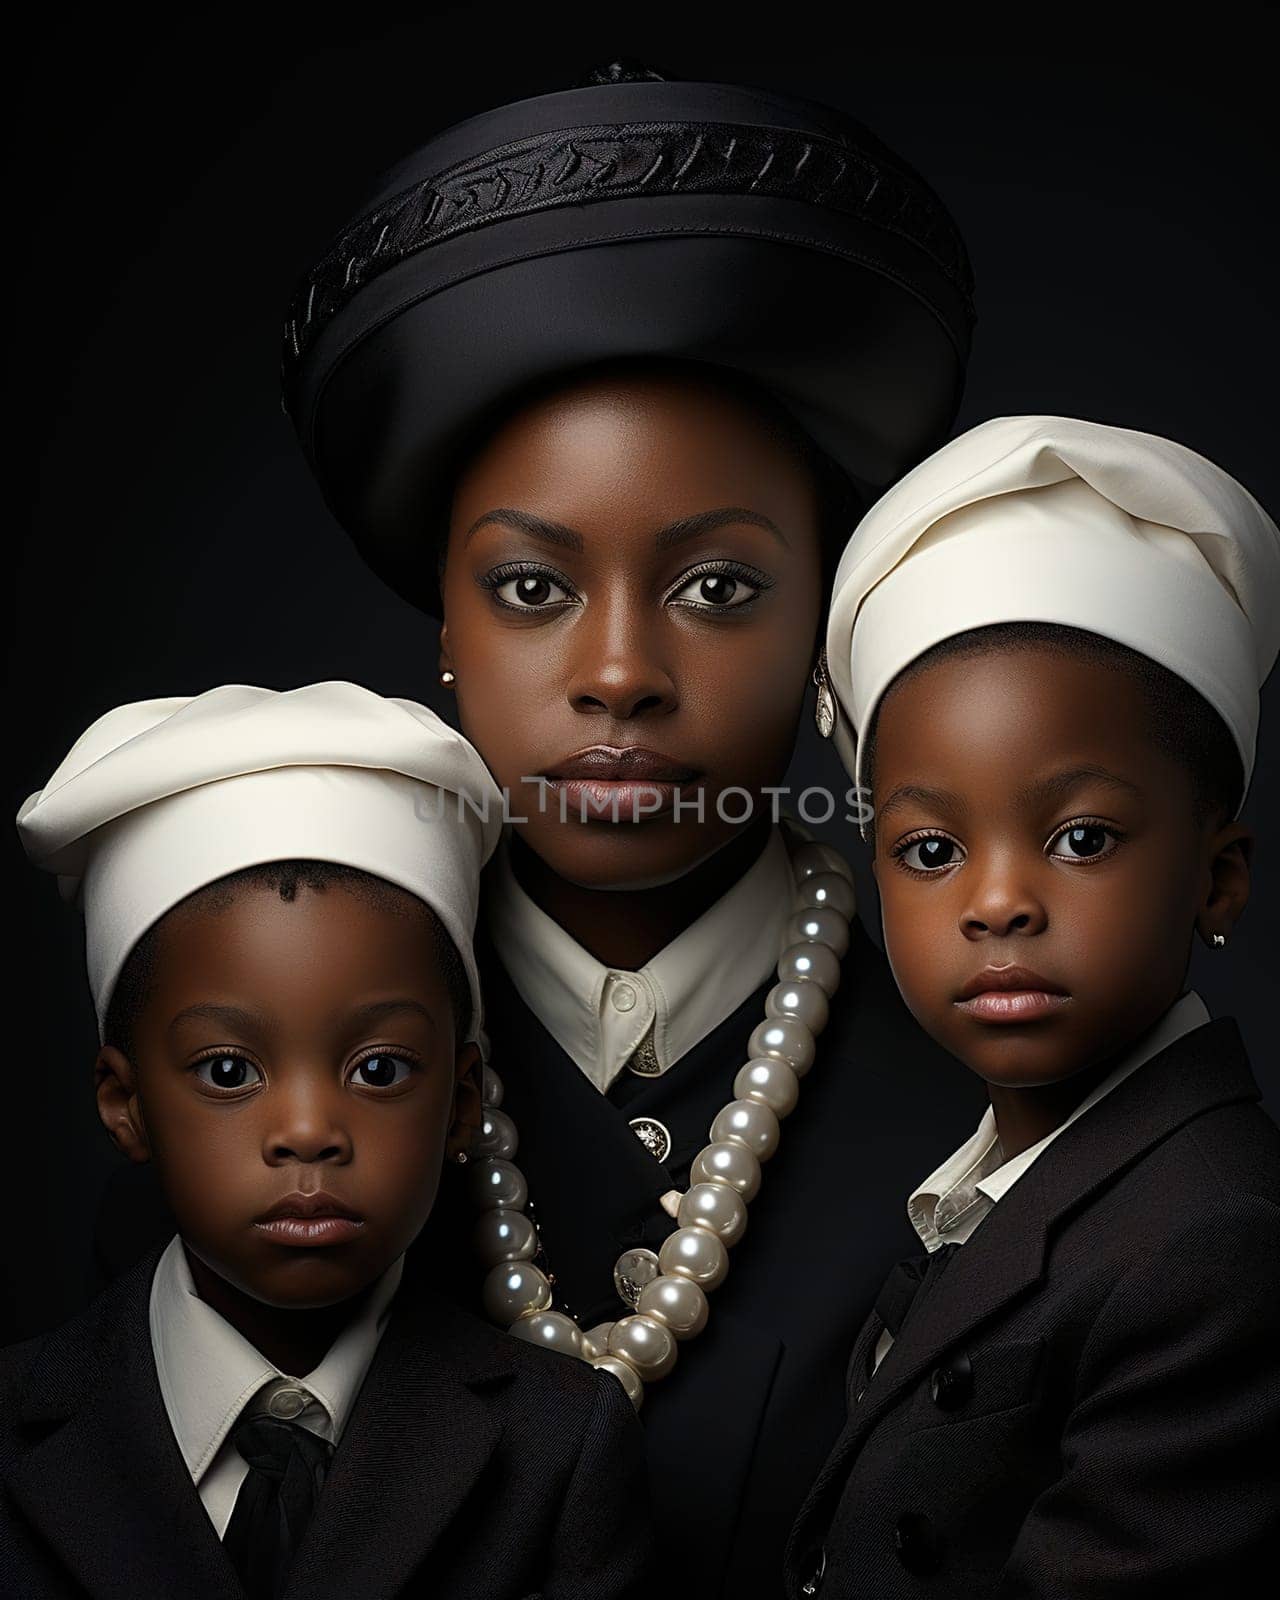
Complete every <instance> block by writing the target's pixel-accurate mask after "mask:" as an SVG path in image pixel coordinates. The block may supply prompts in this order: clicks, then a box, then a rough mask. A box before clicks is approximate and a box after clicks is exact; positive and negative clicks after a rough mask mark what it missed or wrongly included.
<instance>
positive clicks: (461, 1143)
mask: <svg viewBox="0 0 1280 1600" xmlns="http://www.w3.org/2000/svg"><path fill="white" fill-rule="evenodd" d="M483 1121H484V1105H483V1102H482V1099H481V1093H480V1046H479V1045H478V1044H476V1043H475V1042H474V1041H473V1042H472V1043H470V1044H464V1045H462V1046H461V1047H460V1048H459V1050H458V1053H457V1055H456V1057H455V1058H454V1066H453V1122H452V1123H451V1124H450V1127H449V1141H448V1144H447V1145H446V1146H445V1154H446V1155H447V1156H448V1158H449V1160H450V1161H455V1160H457V1158H458V1155H459V1153H460V1152H462V1151H466V1152H467V1154H470V1152H471V1146H472V1144H473V1143H474V1141H475V1137H476V1135H477V1134H478V1133H479V1132H480V1127H481V1124H482V1123H483Z"/></svg>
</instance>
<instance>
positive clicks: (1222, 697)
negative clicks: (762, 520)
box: [827, 417, 1280, 787]
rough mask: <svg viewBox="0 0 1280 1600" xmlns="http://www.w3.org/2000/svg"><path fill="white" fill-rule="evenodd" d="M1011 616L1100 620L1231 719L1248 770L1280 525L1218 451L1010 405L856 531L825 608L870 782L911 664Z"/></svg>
mask: <svg viewBox="0 0 1280 1600" xmlns="http://www.w3.org/2000/svg"><path fill="white" fill-rule="evenodd" d="M1002 622H1047V623H1059V624H1063V625H1065V626H1068V627H1073V628H1081V629H1085V630H1087V631H1088V632H1090V633H1096V634H1100V635H1102V636H1103V637H1104V638H1107V639H1113V640H1115V641H1116V642H1117V643H1119V644H1123V645H1127V646H1128V647H1129V648H1130V649H1131V650H1136V651H1138V652H1140V653H1141V654H1142V655H1144V656H1148V657H1150V659H1151V660H1153V661H1157V662H1159V664H1160V665H1161V666H1163V667H1167V668H1168V669H1169V671H1170V672H1174V673H1176V674H1177V675H1178V676H1179V677H1180V678H1182V679H1184V680H1185V681H1186V682H1187V683H1189V684H1190V685H1191V686H1192V687H1193V688H1194V689H1197V690H1198V691H1199V692H1200V694H1202V695H1203V696H1204V698H1205V699H1206V700H1207V701H1208V702H1209V704H1210V705H1211V706H1212V707H1213V708H1214V710H1216V711H1217V712H1218V713H1219V715H1220V716H1221V717H1222V720H1223V722H1224V723H1225V724H1226V726H1227V728H1228V729H1229V730H1230V732H1231V735H1232V737H1233V738H1234V740H1235V742H1236V745H1237V747H1238V749H1239V751H1240V758H1241V761H1242V763H1243V766H1244V775H1245V785H1246V787H1247V786H1248V782H1249V778H1250V775H1251V774H1252V771H1253V762H1254V750H1255V744H1256V739H1257V730H1258V690H1259V688H1260V687H1261V684H1262V682H1263V680H1264V679H1265V678H1266V676H1267V673H1268V672H1269V671H1270V670H1271V667H1272V665H1273V663H1274V662H1275V659H1276V654H1277V651H1278V650H1280V530H1277V528H1276V525H1275V523H1274V522H1273V521H1272V520H1271V518H1270V517H1269V516H1268V515H1267V514H1266V512H1265V511H1264V510H1263V509H1262V507H1261V506H1260V505H1259V504H1258V502H1257V501H1256V500H1255V499H1254V498H1253V496H1252V495H1251V494H1250V493H1249V491H1248V490H1247V489H1244V488H1242V487H1241V485H1240V484H1239V483H1237V482H1236V480H1235V479H1234V478H1232V477H1231V476H1230V475H1229V474H1228V473H1226V472H1224V471H1223V470H1222V468H1221V467H1218V466H1215V465H1214V463H1213V462H1212V461H1206V460H1205V458H1204V457H1203V456H1199V455H1197V454H1196V453H1195V452H1194V451H1193V450H1188V449H1187V448H1186V446H1185V445H1180V444H1175V443H1174V442H1173V441H1172V440H1171V439H1161V438H1158V437H1156V436H1155V435H1153V434H1149V433H1135V432H1133V431H1132V430H1130V429H1128V428H1112V427H1107V426H1104V425H1103V424H1102V423H1097V422H1082V421H1080V420H1078V419H1076V418H1072V417H998V418H996V419H995V420H993V421H991V422H984V423H982V424H981V425H980V426H979V427H976V428H972V429H970V431H969V432H968V433H964V434H961V435H960V437H959V438H958V439H953V440H952V441H951V443H950V444H947V445H944V446H943V447H942V449H941V450H938V451H936V452H935V453H934V454H933V455H932V456H930V457H929V458H928V459H927V460H925V461H923V462H921V464H920V465H919V466H918V467H916V468H915V469H914V470H913V471H911V472H909V473H908V474H907V475H906V477H905V478H903V479H902V480H901V481H900V482H899V483H898V484H897V485H895V487H894V488H892V489H891V490H890V491H889V492H888V494H886V495H884V496H883V497H882V498H881V499H880V500H879V501H877V502H876V504H875V505H874V506H872V508H871V510H870V511H868V513H867V514H866V516H865V517H864V518H863V519H862V521H861V522H860V523H859V524H858V527H857V528H856V529H855V530H854V533H853V536H852V538H851V539H850V540H849V543H848V546H847V547H846V549H845V552H844V556H843V558H842V559H841V562H840V565H839V568H838V569H837V572H836V578H835V584H834V588H833V597H832V602H831V611H830V615H829V618H828V622H827V665H828V671H829V672H830V675H831V681H832V686H833V688H834V690H835V694H836V699H837V701H838V706H839V714H838V717H837V723H836V730H835V740H836V744H837V747H838V749H839V751H840V756H841V759H842V760H843V762H844V764H845V766H846V768H847V769H848V771H849V772H850V773H851V774H852V776H853V779H854V782H855V783H858V784H860V783H861V782H862V773H861V760H860V747H859V744H858V736H859V735H860V734H862V733H864V732H865V730H866V729H867V727H868V726H869V724H870V720H871V717H872V714H873V713H874V711H875V708H876V706H877V705H878V703H879V701H880V698H881V696H882V695H883V694H884V692H885V690H886V689H887V688H888V687H889V685H890V683H891V682H892V681H893V679H894V678H895V677H896V676H897V674H898V673H899V672H900V671H901V670H902V669H903V668H904V667H905V666H907V665H908V664H909V663H910V662H912V661H914V660H915V659H916V657H917V656H920V655H922V654H923V653H924V652H925V651H926V650H929V649H931V648H932V647H933V646H934V645H936V644H939V643H941V641H942V640H944V639H948V638H951V637H952V636H953V635H955V634H958V633H964V632H967V631H968V630H969V629H971V628H982V627H987V626H990V625H992V624H995V623H1002Z"/></svg>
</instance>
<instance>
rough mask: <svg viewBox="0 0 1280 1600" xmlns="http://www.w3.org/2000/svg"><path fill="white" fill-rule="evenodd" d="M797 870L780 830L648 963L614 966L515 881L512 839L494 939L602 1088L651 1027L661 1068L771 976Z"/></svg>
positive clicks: (520, 988) (522, 985) (527, 997)
mask: <svg viewBox="0 0 1280 1600" xmlns="http://www.w3.org/2000/svg"><path fill="white" fill-rule="evenodd" d="M793 899H794V879H793V877H792V872H791V862H790V857H789V855H788V853H787V846H786V842H785V840H784V838H783V834H782V830H781V828H780V827H777V826H775V827H774V828H773V830H772V832H771V833H770V835H769V841H768V843H767V844H766V845H765V847H764V849H763V850H762V851H761V852H760V854H759V856H758V857H757V858H756V860H755V861H754V862H753V863H752V865H751V866H750V867H749V868H748V869H747V871H746V872H745V873H743V875H742V877H741V878H739V879H738V881H737V882H736V883H735V884H734V885H733V886H732V887H731V888H730V889H728V890H727V891H726V892H725V893H724V894H723V895H721V897H720V898H719V899H718V900H717V901H716V902H715V904H714V905H712V906H710V907H709V908H708V909H707V910H706V911H705V912H703V914H702V916H700V917H699V918H698V919H697V921H696V922H693V923H691V924H690V925H689V926H688V927H687V928H686V929H685V930H684V932H683V933H681V934H678V935H677V936H676V938H674V939H673V940H672V941H671V943H670V944H669V945H667V946H665V948H663V949H662V950H659V951H658V953H657V955H655V956H654V957H653V959H652V960H651V961H648V962H646V963H645V965H644V966H643V967H641V968H640V969H639V970H638V971H629V970H624V969H620V968H617V967H606V966H603V965H602V964H601V963H600V962H599V961H597V960H596V958H595V957H594V956H593V955H592V954H591V953H590V952H589V951H587V950H584V949H583V947H582V946H581V945H580V944H579V943H578V942H577V940H576V939H574V938H572V937H571V936H570V935H569V934H567V933H566V932H565V930H564V929H563V928H562V927H561V926H560V924H559V923H558V922H556V921H555V920H554V919H553V918H551V917H549V916H548V915H547V913H546V912H545V911H543V910H542V908H541V907H540V906H538V905H536V904H535V903H534V901H533V900H532V899H531V898H530V896H529V895H528V894H527V893H526V892H525V890H524V889H522V888H521V886H520V884H519V883H518V882H517V881H516V876H515V873H514V871H513V870H512V867H511V861H510V855H509V845H508V841H507V839H506V838H504V839H503V841H502V843H501V845H500V846H499V848H498V851H497V853H496V855H495V857H494V862H493V865H492V867H491V868H490V870H489V873H488V876H487V879H486V920H487V923H488V928H489V935H490V938H491V939H492V940H493V944H494V948H495V949H496V950H497V952H498V955H499V956H500V957H501V959H502V964H503V966H504V967H506V969H507V972H508V973H509V975H510V977H511V981H512V983H514V985H515V987H516V991H517V993H518V994H519V995H520V997H521V999H522V1000H523V1001H524V1002H525V1004H526V1005H527V1006H528V1007H529V1009H530V1010H531V1011H532V1012H533V1013H534V1015H535V1016H536V1017H537V1018H538V1020H539V1021H540V1022H541V1023H542V1024H543V1026H544V1027H545V1028H546V1029H547V1031H548V1032H549V1033H550V1034H551V1036H552V1037H553V1038H554V1039H555V1040H556V1042H557V1043H558V1044H559V1045H560V1047H561V1048H562V1049H563V1050H564V1051H565V1053H566V1054H567V1055H568V1056H569V1057H570V1058H571V1059H572V1060H573V1061H574V1062H576V1063H577V1065H578V1067H579V1068H580V1069H581V1071H582V1072H583V1073H584V1074H585V1075H586V1076H587V1077H588V1078H589V1079H590V1080H591V1082H592V1083H593V1084H595V1086H596V1088H597V1089H599V1090H600V1092H601V1093H602V1094H603V1093H605V1092H606V1091H607V1090H608V1088H609V1086H610V1084H612V1083H613V1081H614V1079H615V1078H616V1077H617V1076H618V1074H619V1073H620V1072H621V1071H622V1070H623V1068H624V1067H625V1066H626V1064H627V1062H628V1060H629V1059H630V1058H631V1056H632V1054H633V1053H634V1052H635V1050H636V1048H637V1046H638V1045H639V1044H640V1042H641V1041H642V1040H643V1039H644V1038H645V1035H646V1034H647V1033H648V1032H649V1029H650V1027H652V1029H653V1034H652V1060H653V1071H652V1074H651V1075H652V1076H655V1077H657V1076H661V1074H662V1073H665V1072H667V1071H668V1070H669V1069H670V1068H671V1067H673V1066H674V1065H675V1064H676V1062H677V1061H679V1060H680V1058H681V1057H682V1056H683V1055H685V1054H687V1053H688V1051H690V1050H692V1049H693V1047H694V1045H696V1044H697V1043H698V1042H699V1040H701V1039H705V1038H706V1036H707V1034H709V1033H710V1032H711V1030H712V1029H713V1028H715V1027H717V1026H718V1025H719V1024H720V1023H721V1022H723V1021H724V1019H725V1018H726V1017H727V1016H730V1015H731V1014H732V1013H733V1012H734V1011H736V1010H737V1008H738V1007H739V1006H740V1005H741V1004H742V1002H743V1001H744V1000H745V999H746V998H747V996H748V995H749V994H751V993H752V992H753V991H754V990H756V989H758V988H759V987H760V985H761V984H762V983H764V981H765V980H766V979H767V978H768V977H769V975H770V974H771V973H772V971H773V969H774V967H775V966H776V965H777V961H778V957H779V955H780V954H781V952H782V945H783V938H784V934H785V931H786V925H787V921H788V919H789V918H790V916H791V913H792V909H793V907H792V901H793Z"/></svg>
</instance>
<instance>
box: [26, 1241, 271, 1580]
mask: <svg viewBox="0 0 1280 1600" xmlns="http://www.w3.org/2000/svg"><path fill="white" fill-rule="evenodd" d="M158 1259H159V1251H158V1250H153V1251H152V1252H151V1253H150V1254H149V1255H148V1256H147V1257H146V1258H145V1259H144V1260H143V1261H142V1262H140V1263H139V1264H138V1265H137V1266H136V1267H134V1268H133V1269H131V1270H130V1271H129V1272H128V1273H127V1274H126V1275H125V1276H124V1277H122V1278H120V1279H118V1280H117V1281H116V1282H115V1283H114V1284H112V1285H111V1287H110V1288H109V1289H108V1290H107V1291H106V1292H105V1294H104V1295H103V1296H102V1297H101V1298H100V1299H99V1300H98V1301H96V1302H95V1303H94V1305H92V1306H91V1307H90V1308H89V1310H88V1311H86V1312H85V1313H84V1314H83V1315H82V1316H81V1317H78V1318H76V1319H75V1320H74V1321H72V1322H70V1323H68V1324H66V1326H65V1327H63V1328H60V1329H58V1330H57V1332H55V1333H54V1334H52V1335H51V1336H50V1337H49V1339H48V1340H47V1341H46V1342H45V1344H44V1347H43V1348H42V1350H41V1351H40V1353H39V1355H38V1356H37V1357H36V1359H35V1362H34V1364H33V1367H32V1369H31V1371H30V1373H29V1374H28V1377H27V1381H26V1384H25V1387H24V1390H23V1394H22V1399H21V1426H22V1428H23V1430H24V1432H25V1433H26V1434H27V1435H28V1437H29V1438H30V1440H31V1443H30V1447H29V1448H28V1449H27V1450H26V1451H25V1452H24V1453H23V1454H22V1455H20V1456H19V1457H18V1458H17V1460H16V1461H14V1462H13V1463H11V1464H10V1466H9V1469H8V1471H7V1472H6V1474H5V1481H6V1483H7V1486H8V1488H9V1491H10V1493H11V1494H12V1496H13V1499H14V1501H15V1503H16V1504H17V1506H18V1507H19V1508H20V1509H21V1512H22V1514H23V1515H24V1516H25V1517H27V1519H28V1520H29V1521H30V1522H31V1524H32V1526H33V1527H34V1528H36V1529H37V1530H38V1532H39V1533H40V1536H41V1538H42V1539H43V1540H44V1542H45V1543H47V1544H48V1545H49V1546H50V1547H51V1548H52V1549H54V1550H55V1551H56V1552H57V1554H58V1557H59V1558H60V1560H61V1561H62V1562H63V1563H64V1565H65V1566H66V1567H67V1568H68V1569H69V1570H70V1571H71V1572H72V1573H73V1574H74V1575H75V1577H76V1579H77V1580H78V1581H79V1583H80V1584H81V1585H82V1586H83V1588H84V1589H85V1590H86V1591H87V1592H88V1593H89V1594H91V1595H93V1596H95V1597H96V1600H136V1596H138V1595H140V1594H157V1595H159V1594H173V1593H175V1592H177V1589H178V1588H180V1589H181V1592H182V1593H183V1594H184V1595H190V1596H191V1597H192V1600H205V1597H208V1600H243V1590H242V1589H241V1587H240V1583H239V1580H238V1579H237V1577H236V1574H235V1571H234V1569H233V1568H232V1566H231V1563H230V1562H229V1561H228V1560H227V1557H226V1555H225V1554H224V1552H223V1549H222V1546H221V1543H220V1542H219V1540H218V1537H217V1535H216V1534H215V1532H214V1530H213V1524H212V1523H211V1522H210V1520H209V1517H208V1515H207V1514H206V1512H205V1509H204V1507H203V1506H202V1505H201V1503H200V1498H199V1496H198V1494H197V1493H196V1490H195V1487H194V1485H193V1484H192V1482H191V1478H190V1476H189V1474H188V1472H187V1468H186V1464H185V1462H184V1461H183V1459H182V1455H181V1452H180V1451H179V1449H178V1444H177V1441H176V1439H175V1438H174V1436H173V1430H172V1428H171V1427H170V1424H169V1418H168V1414H167V1413H166V1411H165V1407H164V1400H163V1398H162V1396H161V1394H160V1385H159V1381H158V1379H157V1377H156V1371H155V1361H154V1358H153V1356H152V1353H151V1335H150V1329H149V1325H148V1303H149V1297H150V1290H151V1279H152V1276H153V1274H154V1272H155V1265H156V1262H157V1260H158Z"/></svg>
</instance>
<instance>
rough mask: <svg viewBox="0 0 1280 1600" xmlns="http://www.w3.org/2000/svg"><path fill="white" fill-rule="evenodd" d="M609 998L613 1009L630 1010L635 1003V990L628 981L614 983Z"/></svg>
mask: <svg viewBox="0 0 1280 1600" xmlns="http://www.w3.org/2000/svg"><path fill="white" fill-rule="evenodd" d="M609 999H610V1001H611V1002H612V1004H613V1009H614V1010H615V1011H630V1010H632V1009H633V1008H634V1006H635V1003H636V991H635V989H634V988H633V986H632V985H631V984H629V983H619V984H615V985H614V989H613V993H612V994H611V995H610V996H609Z"/></svg>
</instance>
